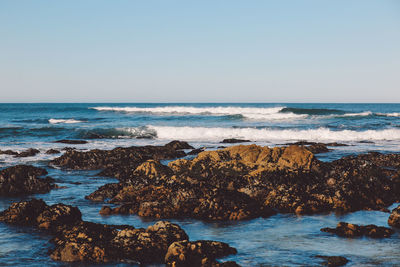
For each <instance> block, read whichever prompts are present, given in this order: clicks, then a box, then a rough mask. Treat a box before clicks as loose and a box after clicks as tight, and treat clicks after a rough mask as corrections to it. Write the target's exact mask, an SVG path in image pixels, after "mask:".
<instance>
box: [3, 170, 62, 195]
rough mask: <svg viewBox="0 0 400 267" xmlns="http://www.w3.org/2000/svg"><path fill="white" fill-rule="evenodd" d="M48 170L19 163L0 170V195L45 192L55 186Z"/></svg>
mask: <svg viewBox="0 0 400 267" xmlns="http://www.w3.org/2000/svg"><path fill="white" fill-rule="evenodd" d="M46 174H47V171H46V170H45V169H42V168H37V167H33V166H30V165H17V166H13V167H8V168H6V169H3V170H1V171H0V196H14V195H26V194H44V193H47V192H49V191H50V190H51V189H53V188H55V185H54V180H53V179H52V178H50V177H46V178H39V177H40V176H43V175H46Z"/></svg>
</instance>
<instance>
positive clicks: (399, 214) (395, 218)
mask: <svg viewBox="0 0 400 267" xmlns="http://www.w3.org/2000/svg"><path fill="white" fill-rule="evenodd" d="M388 224H389V225H390V226H393V227H397V228H400V205H399V206H397V208H395V209H393V210H392V213H391V214H390V216H389V219H388Z"/></svg>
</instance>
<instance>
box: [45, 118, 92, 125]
mask: <svg viewBox="0 0 400 267" xmlns="http://www.w3.org/2000/svg"><path fill="white" fill-rule="evenodd" d="M81 122H84V121H79V120H75V119H49V123H51V124H57V123H81Z"/></svg>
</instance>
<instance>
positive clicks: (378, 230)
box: [321, 222, 394, 238]
mask: <svg viewBox="0 0 400 267" xmlns="http://www.w3.org/2000/svg"><path fill="white" fill-rule="evenodd" d="M321 231H322V232H327V233H333V234H336V235H338V236H341V237H360V236H367V237H373V238H384V237H390V236H391V235H392V234H393V233H394V231H393V230H392V229H390V228H387V227H382V226H376V225H373V224H370V225H365V226H364V225H357V224H351V223H345V222H340V223H338V225H337V226H336V228H322V229H321Z"/></svg>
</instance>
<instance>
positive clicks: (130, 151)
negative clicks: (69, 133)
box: [50, 141, 193, 180]
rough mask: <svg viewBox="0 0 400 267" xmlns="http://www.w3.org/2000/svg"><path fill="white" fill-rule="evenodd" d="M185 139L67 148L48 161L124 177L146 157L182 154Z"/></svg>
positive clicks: (157, 157)
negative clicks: (107, 147)
mask: <svg viewBox="0 0 400 267" xmlns="http://www.w3.org/2000/svg"><path fill="white" fill-rule="evenodd" d="M192 148H193V147H192V146H190V145H189V144H188V143H186V142H180V141H172V142H170V143H168V144H166V145H165V146H142V147H126V148H123V147H117V148H115V149H113V150H99V149H94V150H90V151H88V152H81V151H76V150H68V151H67V152H66V153H65V154H64V155H62V156H61V157H58V158H56V159H54V160H53V161H52V162H51V163H50V164H51V165H55V166H59V167H62V168H68V169H76V170H98V169H102V170H103V171H102V172H101V175H104V176H113V177H116V178H117V179H120V180H127V179H128V178H129V177H130V176H131V174H132V171H133V170H135V169H136V168H137V167H138V166H139V165H140V164H142V163H143V162H145V161H146V160H150V159H154V160H162V159H175V158H180V157H184V156H186V153H185V152H184V151H182V149H192Z"/></svg>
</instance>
